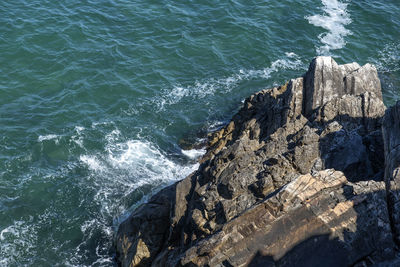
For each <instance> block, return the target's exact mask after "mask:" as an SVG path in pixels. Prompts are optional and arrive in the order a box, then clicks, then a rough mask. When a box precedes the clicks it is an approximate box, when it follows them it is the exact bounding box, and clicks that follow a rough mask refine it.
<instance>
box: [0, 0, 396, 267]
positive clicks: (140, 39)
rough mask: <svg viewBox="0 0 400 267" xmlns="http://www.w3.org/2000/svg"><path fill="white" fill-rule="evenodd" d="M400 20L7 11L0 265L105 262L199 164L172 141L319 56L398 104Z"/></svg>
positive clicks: (388, 9) (311, 4) (265, 10)
mask: <svg viewBox="0 0 400 267" xmlns="http://www.w3.org/2000/svg"><path fill="white" fill-rule="evenodd" d="M399 14H400V2H399V1H398V0H385V1H383V0H364V1H345V0H291V1H288V0H282V1H267V0H264V1H261V0H231V1H219V0H214V1H208V0H198V1H188V0H185V1H183V0H175V1H171V0H165V1H154V0H147V1H140V0H137V1H126V0H98V1H94V0H85V1H77V0H69V1H63V0H62V1H49V0H32V1H26V0H12V1H11V0H2V1H1V2H0V266H112V265H113V264H114V262H113V253H114V252H113V248H112V239H113V235H114V233H115V231H116V228H117V227H118V224H119V223H120V221H121V220H122V219H123V218H125V217H126V215H127V214H129V211H131V210H132V209H134V208H135V207H136V206H137V205H138V204H139V203H141V202H143V201H145V200H146V197H147V196H149V195H151V194H152V193H154V192H155V191H157V190H158V189H159V188H161V187H163V186H165V185H168V184H171V183H173V182H174V181H177V180H179V179H182V178H184V177H185V176H187V175H188V174H190V173H191V172H192V171H194V170H195V169H196V168H197V167H198V163H197V161H196V159H197V158H198V157H200V156H201V155H202V154H203V153H204V150H203V149H202V148H201V146H195V147H190V146H187V145H186V146H183V145H182V144H183V143H185V144H187V143H190V142H192V143H196V142H197V143H201V142H202V140H200V139H204V137H205V134H206V133H207V132H208V131H211V130H213V129H218V127H220V126H221V125H223V124H224V123H226V122H227V121H228V120H229V119H230V118H231V116H232V115H233V114H234V113H235V112H236V111H237V110H238V108H239V107H240V105H241V103H242V100H243V99H244V98H245V97H247V96H249V95H250V94H251V93H254V92H256V91H258V90H261V89H265V88H269V87H272V86H276V85H280V84H283V83H284V82H285V81H287V80H288V79H290V78H295V77H298V76H300V75H302V74H303V73H304V72H305V71H306V70H307V67H308V64H309V62H310V60H311V59H312V58H313V57H315V56H317V55H331V56H333V57H334V59H335V60H336V61H337V62H338V63H348V62H353V61H356V62H358V63H360V64H365V63H367V62H370V63H373V64H375V65H376V66H377V68H378V71H379V75H380V78H381V80H382V86H383V95H384V100H385V103H386V104H387V105H390V104H393V103H394V102H395V101H396V100H398V99H400V33H399V29H400V15H399ZM182 140H184V142H182ZM188 140H189V141H188ZM185 149H186V150H185Z"/></svg>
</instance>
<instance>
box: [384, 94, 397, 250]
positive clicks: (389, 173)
mask: <svg viewBox="0 0 400 267" xmlns="http://www.w3.org/2000/svg"><path fill="white" fill-rule="evenodd" d="M382 129H383V136H384V144H385V161H386V167H385V182H386V189H387V198H388V208H389V212H390V219H391V222H392V228H393V233H394V238H395V242H397V244H398V245H400V193H399V191H398V190H399V188H400V101H398V102H397V103H396V105H395V106H393V107H391V108H389V109H388V110H387V111H386V114H385V117H384V120H383V127H382Z"/></svg>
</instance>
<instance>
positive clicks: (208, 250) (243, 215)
mask: <svg viewBox="0 0 400 267" xmlns="http://www.w3.org/2000/svg"><path fill="white" fill-rule="evenodd" d="M397 106H399V107H398V108H397ZM397 106H396V107H394V108H392V109H389V110H388V111H387V112H386V115H385V110H386V107H385V105H384V104H383V101H382V92H381V86H380V81H379V78H378V74H377V71H376V68H375V67H374V66H372V65H370V64H366V65H364V66H359V65H358V64H357V63H351V64H345V65H338V64H337V63H336V62H335V61H334V60H333V59H332V58H330V57H317V58H315V59H314V60H313V61H312V62H311V64H310V67H309V70H308V71H307V73H306V74H305V75H304V76H303V77H300V78H297V79H292V80H290V81H289V82H288V83H286V84H285V85H282V86H279V87H275V88H272V89H268V90H262V91H260V92H258V93H255V94H254V95H252V96H250V97H249V98H247V99H246V101H245V102H244V105H243V107H242V108H241V109H240V110H239V112H238V113H237V114H236V115H235V116H234V117H233V118H232V120H231V122H230V123H228V124H227V125H226V126H225V127H223V128H222V129H220V130H219V131H217V132H215V133H213V134H212V135H211V136H210V138H209V146H208V149H207V152H206V154H205V155H204V156H203V158H202V159H201V165H200V167H199V169H198V170H197V171H196V172H194V173H192V174H191V175H189V176H188V177H187V178H185V179H183V180H181V181H179V182H177V183H175V184H173V185H171V186H169V187H166V188H164V189H163V190H161V191H160V192H158V193H157V194H155V195H154V196H153V197H151V198H150V200H149V201H148V203H145V204H143V205H141V206H140V207H138V208H137V209H136V210H135V211H134V212H133V213H132V214H131V215H130V216H129V217H128V219H127V220H126V221H124V222H123V223H121V225H120V227H119V229H118V233H117V235H116V241H115V243H116V251H117V260H118V262H119V264H120V265H121V266H150V265H152V266H247V265H250V266H291V265H293V264H295V263H296V264H297V265H300V266H302V265H303V266H304V265H305V266H309V265H316V264H323V265H324V266H338V265H355V264H362V263H367V264H369V263H370V264H373V263H378V262H384V261H387V260H391V259H392V258H393V257H394V255H395V252H396V244H398V243H399V242H398V240H399V239H400V237H399V233H400V226H398V225H400V194H398V193H397V192H398V191H397V187H398V186H397V183H398V184H399V186H400V178H399V177H400V175H398V176H399V177H397V176H396V175H397V172H395V174H396V175H395V176H394V182H391V180H393V175H392V174H393V170H397V169H396V168H397V167H398V166H399V165H400V164H399V163H400V162H399V160H398V159H399V158H400V157H399V156H400V155H399V156H397V155H398V154H399V153H400V152H399V151H400V149H398V147H400V146H399V144H400V133H399V129H398V128H399V126H398V125H399V119H400V116H398V114H400V104H399V105H397ZM384 115H385V119H384V123H383V134H382V118H383V117H384ZM394 125H396V126H394ZM385 159H386V169H385ZM397 180H398V181H397ZM387 193H388V195H389V196H390V197H388V201H386V195H387ZM393 234H394V235H393ZM360 266H362V265H360Z"/></svg>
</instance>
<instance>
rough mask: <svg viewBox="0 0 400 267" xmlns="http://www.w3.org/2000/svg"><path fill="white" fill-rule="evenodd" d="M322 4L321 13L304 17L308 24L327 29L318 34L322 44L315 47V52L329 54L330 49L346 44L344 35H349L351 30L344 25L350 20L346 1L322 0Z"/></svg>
mask: <svg viewBox="0 0 400 267" xmlns="http://www.w3.org/2000/svg"><path fill="white" fill-rule="evenodd" d="M322 4H323V7H322V8H321V9H322V11H323V12H324V14H323V15H312V16H306V17H305V18H306V19H307V20H308V22H309V23H310V24H312V25H314V26H317V27H321V28H323V29H325V30H327V32H324V33H321V34H320V35H319V36H318V39H319V40H320V42H321V43H322V45H321V46H319V47H317V54H318V55H329V53H330V51H331V50H335V49H340V48H343V47H344V46H345V45H346V41H345V37H346V36H347V35H351V34H352V32H351V31H350V30H348V29H346V28H345V26H346V25H348V24H350V23H351V22H352V20H351V18H350V14H349V13H348V12H347V6H348V3H347V2H341V1H338V0H322Z"/></svg>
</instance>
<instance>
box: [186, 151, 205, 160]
mask: <svg viewBox="0 0 400 267" xmlns="http://www.w3.org/2000/svg"><path fill="white" fill-rule="evenodd" d="M205 153H206V150H205V149H190V150H183V149H182V154H183V155H185V156H186V157H188V158H189V159H198V158H200V157H201V156H203V155H204V154H205Z"/></svg>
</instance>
